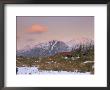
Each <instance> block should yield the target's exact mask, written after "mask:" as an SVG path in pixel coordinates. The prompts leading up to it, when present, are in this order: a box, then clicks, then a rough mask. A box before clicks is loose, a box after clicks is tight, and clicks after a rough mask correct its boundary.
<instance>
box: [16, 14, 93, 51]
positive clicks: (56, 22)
mask: <svg viewBox="0 0 110 90" xmlns="http://www.w3.org/2000/svg"><path fill="white" fill-rule="evenodd" d="M16 20H17V21H16V22H17V50H19V49H23V48H24V47H27V46H33V45H35V44H37V43H39V42H46V41H50V40H53V39H54V40H61V41H64V42H68V41H70V40H72V39H77V38H83V37H86V38H90V39H94V17H93V16H82V17H81V16H70V17H69V16H68V17H64V16H63V17H62V16H60V17H58V16H57V17H53V16H47V17H45V16H17V19H16Z"/></svg>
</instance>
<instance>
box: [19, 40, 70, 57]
mask: <svg viewBox="0 0 110 90" xmlns="http://www.w3.org/2000/svg"><path fill="white" fill-rule="evenodd" d="M68 50H69V47H68V45H66V44H65V43H64V42H62V41H57V40H52V41H49V42H47V43H40V44H38V45H35V46H34V47H33V48H31V49H28V50H19V51H17V56H27V57H39V56H51V55H55V54H56V53H58V52H65V51H68Z"/></svg>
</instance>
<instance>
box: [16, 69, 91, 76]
mask: <svg viewBox="0 0 110 90" xmlns="http://www.w3.org/2000/svg"><path fill="white" fill-rule="evenodd" d="M17 68H18V72H17V75H21V74H74V75H90V72H86V73H80V72H77V70H76V71H75V72H67V71H44V70H38V68H37V67H17Z"/></svg>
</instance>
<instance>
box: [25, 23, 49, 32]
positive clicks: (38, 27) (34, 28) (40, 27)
mask: <svg viewBox="0 0 110 90" xmlns="http://www.w3.org/2000/svg"><path fill="white" fill-rule="evenodd" d="M26 31H27V32H29V33H43V32H47V31H48V28H47V26H45V25H41V24H33V25H32V26H31V27H30V28H28V29H27V30H26Z"/></svg>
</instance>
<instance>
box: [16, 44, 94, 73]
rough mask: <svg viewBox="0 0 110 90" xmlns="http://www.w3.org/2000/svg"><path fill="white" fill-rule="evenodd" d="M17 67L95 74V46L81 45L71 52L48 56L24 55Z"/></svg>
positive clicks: (18, 59)
mask: <svg viewBox="0 0 110 90" xmlns="http://www.w3.org/2000/svg"><path fill="white" fill-rule="evenodd" d="M16 66H17V67H33V66H34V67H37V68H38V70H45V71H67V72H90V73H91V74H94V46H93V45H89V46H83V45H80V46H79V47H78V48H76V49H73V50H72V51H70V52H60V53H57V54H55V55H53V56H48V57H43V56H42V57H23V56H19V57H17V60H16Z"/></svg>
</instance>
